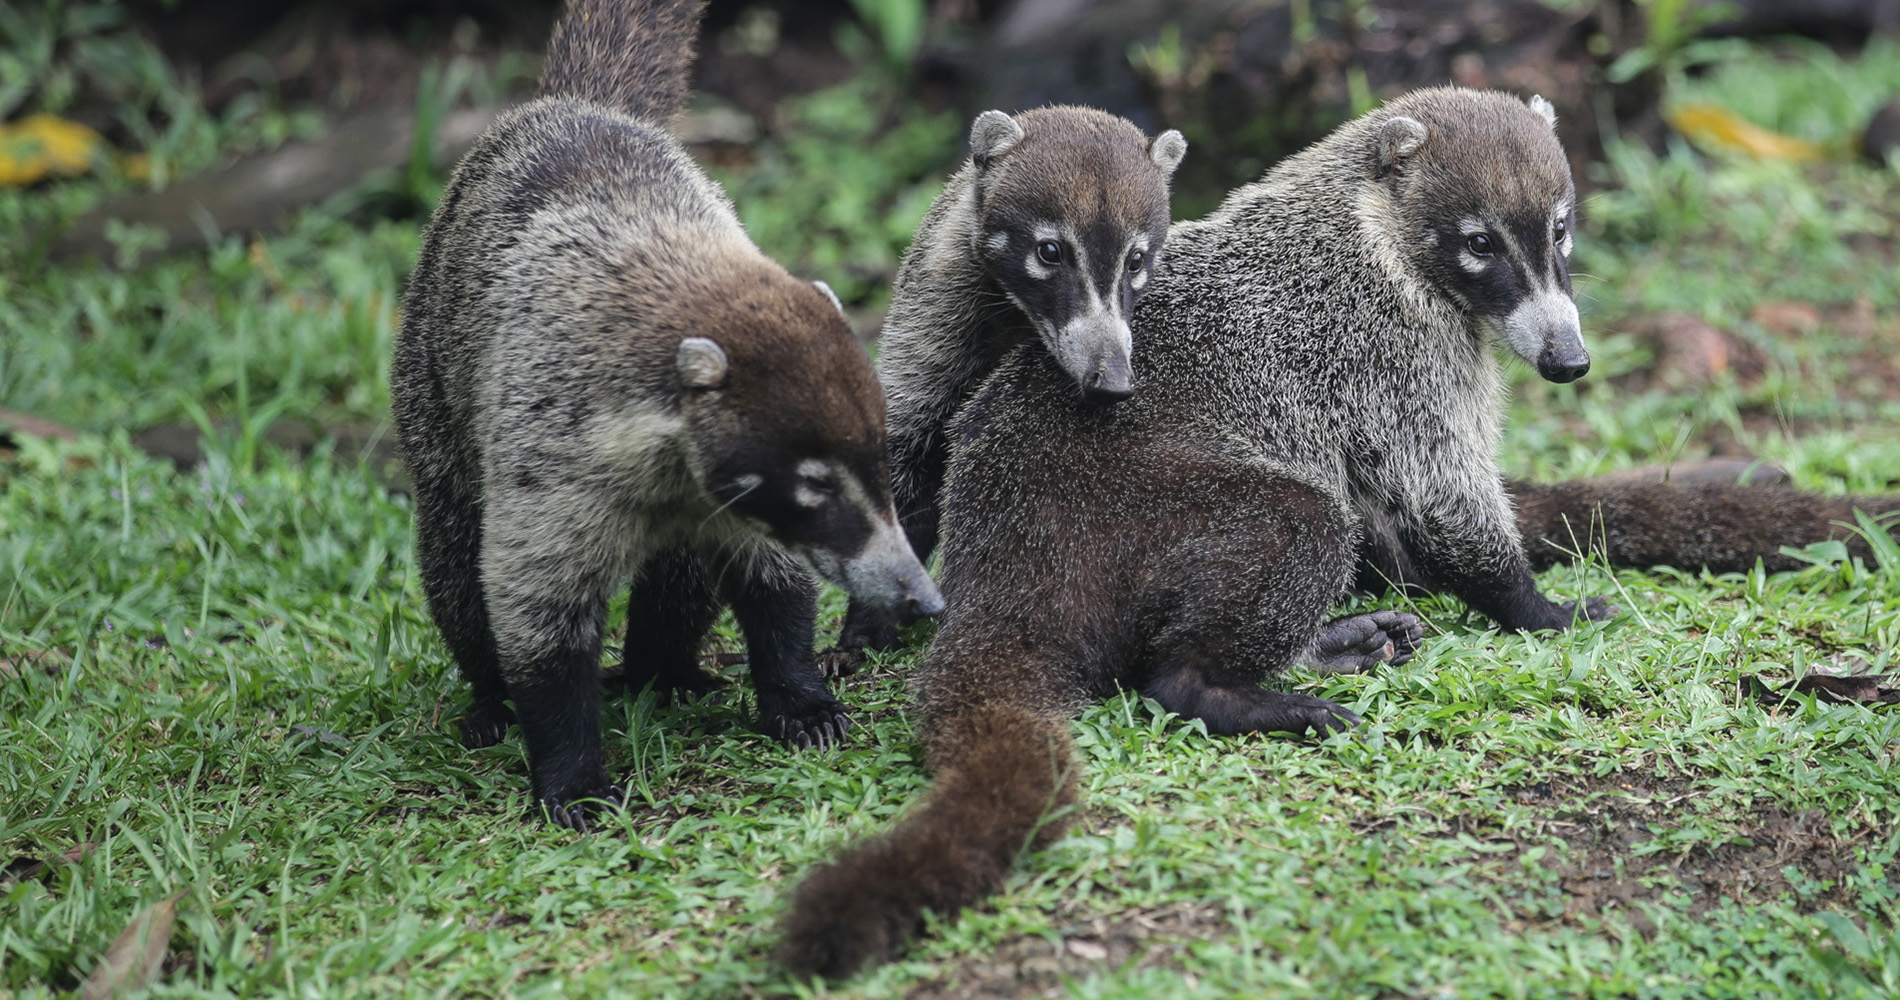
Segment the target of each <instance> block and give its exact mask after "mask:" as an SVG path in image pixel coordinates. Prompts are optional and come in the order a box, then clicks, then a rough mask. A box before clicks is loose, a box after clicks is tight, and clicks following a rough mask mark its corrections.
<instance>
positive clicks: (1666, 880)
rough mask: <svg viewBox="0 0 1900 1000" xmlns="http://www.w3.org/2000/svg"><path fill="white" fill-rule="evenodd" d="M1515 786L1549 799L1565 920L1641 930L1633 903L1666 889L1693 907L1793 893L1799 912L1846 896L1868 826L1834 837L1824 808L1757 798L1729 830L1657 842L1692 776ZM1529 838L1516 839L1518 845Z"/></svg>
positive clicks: (1690, 910)
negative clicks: (1716, 838) (1559, 849)
mask: <svg viewBox="0 0 1900 1000" xmlns="http://www.w3.org/2000/svg"><path fill="white" fill-rule="evenodd" d="M1516 794H1517V797H1518V799H1519V801H1524V802H1532V803H1534V802H1538V801H1539V800H1548V801H1550V803H1551V805H1552V809H1551V817H1550V819H1549V820H1548V821H1547V822H1546V823H1545V824H1544V829H1543V832H1545V833H1548V834H1550V835H1552V836H1555V837H1557V838H1559V839H1561V840H1562V841H1563V842H1564V843H1565V844H1566V845H1567V846H1568V847H1569V850H1568V851H1566V852H1564V853H1563V855H1561V856H1560V857H1559V858H1557V859H1556V860H1555V863H1556V864H1559V865H1561V866H1562V869H1561V876H1560V883H1559V884H1560V885H1561V886H1562V887H1563V890H1564V894H1565V900H1564V913H1563V918H1562V919H1563V922H1564V923H1567V924H1595V923H1600V922H1601V921H1602V920H1603V919H1605V918H1616V919H1619V920H1621V921H1623V922H1626V923H1628V924H1629V925H1630V926H1631V927H1632V928H1634V929H1635V930H1637V931H1638V932H1639V933H1642V934H1649V933H1651V932H1652V931H1653V930H1654V929H1655V926H1654V924H1653V922H1652V921H1651V920H1650V918H1649V916H1648V914H1647V913H1645V912H1644V910H1643V908H1642V907H1641V906H1639V905H1637V904H1641V903H1657V902H1662V901H1663V900H1664V897H1665V896H1669V897H1682V896H1686V897H1687V900H1688V903H1687V906H1686V908H1685V909H1684V912H1686V913H1687V914H1689V915H1690V916H1700V915H1701V914H1703V913H1706V912H1708V911H1710V910H1712V909H1715V908H1717V907H1719V906H1721V905H1722V904H1724V903H1728V902H1732V903H1742V904H1747V903H1756V902H1767V901H1772V900H1783V899H1790V898H1792V901H1793V902H1794V904H1795V906H1796V907H1797V908H1798V909H1800V910H1802V911H1803V912H1812V911H1814V910H1820V909H1827V908H1831V907H1833V906H1834V905H1835V904H1842V903H1846V902H1847V901H1848V897H1849V893H1848V891H1847V890H1846V888H1845V886H1844V883H1845V876H1847V875H1849V874H1851V873H1852V872H1853V871H1854V870H1855V869H1856V868H1857V867H1858V864H1859V863H1858V862H1857V861H1856V859H1855V856H1854V855H1855V847H1856V846H1857V845H1858V844H1860V843H1861V842H1862V841H1864V840H1865V839H1866V837H1867V836H1868V834H1869V833H1870V832H1871V831H1868V830H1859V831H1853V832H1852V833H1851V834H1849V835H1847V836H1841V835H1839V834H1837V833H1836V832H1835V831H1834V829H1833V825H1832V824H1831V823H1830V822H1829V820H1828V817H1827V815H1826V814H1825V813H1823V812H1822V811H1821V810H1818V809H1804V810H1800V811H1797V812H1793V813H1790V812H1787V811H1786V810H1784V809H1782V808H1781V807H1780V806H1778V805H1775V804H1773V803H1770V802H1766V801H1760V802H1758V803H1757V804H1756V806H1755V808H1754V810H1753V812H1752V816H1751V817H1750V820H1749V821H1748V822H1746V823H1744V824H1741V825H1740V826H1739V827H1737V828H1736V829H1735V830H1734V834H1733V836H1730V837H1727V838H1726V839H1723V840H1721V841H1720V842H1708V841H1703V842H1691V843H1687V844H1684V845H1682V846H1680V847H1671V848H1665V849H1660V850H1659V849H1657V847H1658V846H1660V845H1657V844H1655V841H1656V838H1657V837H1658V836H1659V833H1658V831H1667V830H1671V829H1676V828H1679V827H1681V826H1682V819H1683V818H1684V816H1685V815H1686V814H1688V813H1689V812H1690V810H1691V808H1692V807H1691V806H1690V805H1689V804H1688V803H1689V802H1690V801H1691V800H1692V799H1694V798H1696V797H1697V796H1698V795H1699V794H1700V792H1699V791H1698V789H1697V788H1696V786H1695V784H1694V783H1693V782H1691V781H1688V780H1683V779H1648V778H1641V777H1636V778H1630V777H1624V778H1614V779H1610V778H1601V779H1585V780H1576V781H1559V782H1550V783H1542V784H1539V785H1537V786H1533V787H1530V788H1525V789H1519V790H1518V791H1517V793H1516ZM1533 846H1535V845H1534V844H1532V843H1522V844H1521V846H1520V853H1521V851H1522V850H1528V849H1530V848H1531V847H1533ZM1676 902H1679V899H1673V900H1672V907H1673V906H1674V904H1675V903H1676Z"/></svg>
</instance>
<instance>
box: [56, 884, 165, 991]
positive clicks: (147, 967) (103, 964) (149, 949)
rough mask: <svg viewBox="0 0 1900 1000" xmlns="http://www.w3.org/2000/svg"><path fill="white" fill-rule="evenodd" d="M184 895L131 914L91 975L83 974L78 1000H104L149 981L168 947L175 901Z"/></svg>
mask: <svg viewBox="0 0 1900 1000" xmlns="http://www.w3.org/2000/svg"><path fill="white" fill-rule="evenodd" d="M184 895H185V894H184V893H182V892H181V893H177V894H176V895H173V896H171V897H170V898H167V899H162V900H160V901H158V902H156V903H153V904H152V905H151V906H148V907H146V908H145V909H143V910H140V911H139V914H138V916H135V917H133V918H132V922H131V923H129V924H127V925H126V927H125V930H123V931H120V932H119V937H118V939H117V940H115V941H113V942H112V947H110V948H107V949H106V953H105V956H104V957H102V958H100V959H99V965H98V967H97V968H94V969H93V970H92V975H90V976H87V977H86V985H85V986H83V987H81V988H80V990H79V996H80V1000H108V998H110V997H116V996H119V995H121V994H124V993H131V992H133V991H135V990H142V989H144V988H145V987H147V986H150V985H152V982H153V981H154V980H156V979H157V978H158V970H159V968H160V967H161V966H163V965H164V964H165V955H166V954H167V953H168V952H169V951H170V950H171V946H172V925H173V923H174V921H176V920H177V917H178V901H179V900H180V899H182V898H184Z"/></svg>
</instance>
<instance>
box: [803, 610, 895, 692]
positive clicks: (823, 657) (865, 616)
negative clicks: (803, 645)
mask: <svg viewBox="0 0 1900 1000" xmlns="http://www.w3.org/2000/svg"><path fill="white" fill-rule="evenodd" d="M900 645H903V639H902V638H901V637H900V636H898V634H897V623H896V622H895V621H892V620H891V619H890V617H889V616H888V615H882V614H878V613H876V612H870V611H862V610H859V609H858V608H857V607H856V606H855V605H854V606H853V607H852V609H851V611H850V612H849V613H847V614H846V615H845V619H844V627H843V628H841V629H839V631H838V644H837V645H835V646H833V647H831V648H830V649H827V650H825V651H824V652H822V653H819V654H818V670H819V672H821V673H823V674H824V675H825V676H826V677H849V676H851V675H852V674H855V673H857V672H858V669H859V668H861V667H863V666H864V654H865V653H868V652H870V651H872V650H877V651H879V652H883V651H884V650H887V649H896V648H897V647H898V646H900Z"/></svg>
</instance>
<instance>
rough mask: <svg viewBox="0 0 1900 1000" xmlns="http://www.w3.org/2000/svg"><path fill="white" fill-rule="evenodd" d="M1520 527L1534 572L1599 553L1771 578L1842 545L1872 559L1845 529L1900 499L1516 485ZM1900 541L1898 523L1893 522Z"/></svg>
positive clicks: (1638, 563)
mask: <svg viewBox="0 0 1900 1000" xmlns="http://www.w3.org/2000/svg"><path fill="white" fill-rule="evenodd" d="M1510 493H1511V496H1512V497H1513V498H1515V499H1516V501H1517V524H1518V528H1519V529H1520V530H1521V531H1522V532H1523V535H1524V548H1525V550H1526V551H1527V552H1528V553H1529V554H1530V558H1531V565H1532V566H1534V567H1535V568H1537V569H1544V568H1547V567H1550V566H1555V565H1557V564H1559V563H1563V562H1568V561H1569V560H1570V559H1572V558H1573V555H1572V553H1589V552H1594V553H1595V554H1596V555H1597V556H1598V557H1599V558H1602V559H1604V560H1605V561H1606V562H1608V563H1609V564H1610V565H1612V566H1629V567H1635V568H1639V569H1640V568H1646V567H1649V566H1674V567H1677V568H1678V569H1688V570H1695V569H1705V568H1706V569H1707V570H1709V571H1710V572H1712V573H1746V572H1748V571H1749V570H1752V569H1754V568H1755V561H1756V560H1757V559H1759V560H1761V562H1762V565H1763V566H1764V567H1766V568H1767V569H1768V570H1770V571H1779V570H1790V569H1800V568H1801V567H1803V566H1805V565H1807V564H1806V563H1804V562H1802V561H1800V560H1798V559H1793V558H1790V557H1788V556H1785V555H1782V554H1781V549H1782V547H1783V546H1788V547H1792V548H1801V547H1803V546H1807V545H1812V544H1814V543H1815V542H1822V541H1827V540H1829V539H1836V540H1839V541H1842V542H1845V543H1846V545H1847V550H1848V552H1849V553H1850V554H1852V555H1856V556H1859V557H1861V558H1862V559H1869V560H1871V558H1872V549H1871V548H1869V546H1868V544H1867V539H1866V538H1865V537H1863V536H1861V535H1860V534H1858V533H1856V532H1854V531H1851V530H1849V529H1848V528H1846V527H1843V526H1842V523H1843V522H1844V523H1845V524H1849V525H1852V524H1856V523H1857V521H1856V520H1855V518H1854V511H1855V510H1856V509H1858V510H1861V511H1864V512H1866V513H1867V514H1871V515H1878V514H1883V513H1886V512H1888V511H1894V510H1900V496H1883V497H1830V496H1822V495H1820V494H1818V493H1806V492H1803V491H1801V490H1797V489H1793V488H1791V487H1787V486H1737V485H1720V484H1696V485H1675V484H1669V483H1627V482H1623V483H1619V482H1597V481H1592V480H1587V479H1585V480H1577V481H1574V482H1566V483H1551V484H1534V483H1512V484H1511V485H1510ZM1887 526H1888V530H1889V533H1890V534H1894V535H1895V536H1896V537H1900V520H1889V521H1888V522H1887Z"/></svg>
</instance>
